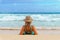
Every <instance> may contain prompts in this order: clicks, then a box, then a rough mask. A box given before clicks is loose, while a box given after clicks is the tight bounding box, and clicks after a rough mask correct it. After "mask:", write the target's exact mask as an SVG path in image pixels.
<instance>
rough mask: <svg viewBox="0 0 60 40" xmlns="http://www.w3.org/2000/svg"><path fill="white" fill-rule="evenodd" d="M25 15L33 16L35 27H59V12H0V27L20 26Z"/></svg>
mask: <svg viewBox="0 0 60 40" xmlns="http://www.w3.org/2000/svg"><path fill="white" fill-rule="evenodd" d="M26 16H31V17H32V18H33V22H32V25H35V26H36V27H60V14H0V27H12V28H15V27H21V26H22V25H24V21H23V19H24V18H25V17H26Z"/></svg>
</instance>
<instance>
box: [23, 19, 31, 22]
mask: <svg viewBox="0 0 60 40" xmlns="http://www.w3.org/2000/svg"><path fill="white" fill-rule="evenodd" d="M24 21H25V22H32V20H26V19H25V20H24Z"/></svg>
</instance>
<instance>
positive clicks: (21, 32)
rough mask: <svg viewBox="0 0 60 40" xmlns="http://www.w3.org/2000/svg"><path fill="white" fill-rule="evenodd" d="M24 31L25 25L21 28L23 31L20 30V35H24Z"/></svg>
mask: <svg viewBox="0 0 60 40" xmlns="http://www.w3.org/2000/svg"><path fill="white" fill-rule="evenodd" d="M23 32H24V27H22V28H21V31H20V33H19V34H20V35H23Z"/></svg>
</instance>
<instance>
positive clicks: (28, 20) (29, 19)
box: [24, 16, 32, 22]
mask: <svg viewBox="0 0 60 40" xmlns="http://www.w3.org/2000/svg"><path fill="white" fill-rule="evenodd" d="M24 21H25V22H32V18H31V17H30V16H26V18H25V19H24Z"/></svg>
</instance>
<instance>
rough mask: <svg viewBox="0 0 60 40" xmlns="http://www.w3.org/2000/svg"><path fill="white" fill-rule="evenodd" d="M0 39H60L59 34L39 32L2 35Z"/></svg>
mask: <svg viewBox="0 0 60 40" xmlns="http://www.w3.org/2000/svg"><path fill="white" fill-rule="evenodd" d="M0 40H60V34H57V35H55V34H49V35H48V34H40V35H2V34H0Z"/></svg>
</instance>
